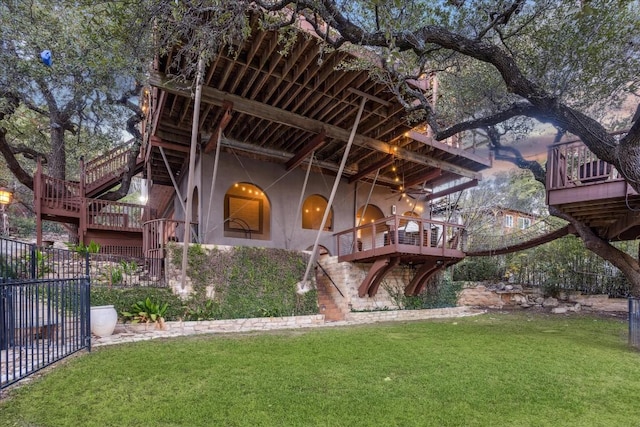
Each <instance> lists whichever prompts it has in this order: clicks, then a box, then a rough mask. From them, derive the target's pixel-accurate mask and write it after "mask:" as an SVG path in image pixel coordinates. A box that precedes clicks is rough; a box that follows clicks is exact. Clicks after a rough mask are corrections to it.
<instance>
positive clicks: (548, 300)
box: [542, 297, 559, 308]
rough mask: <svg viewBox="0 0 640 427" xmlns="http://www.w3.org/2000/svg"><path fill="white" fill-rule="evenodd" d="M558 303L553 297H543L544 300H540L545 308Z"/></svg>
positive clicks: (555, 305)
mask: <svg viewBox="0 0 640 427" xmlns="http://www.w3.org/2000/svg"><path fill="white" fill-rule="evenodd" d="M558 305H559V303H558V300H557V299H555V298H553V297H549V298H545V299H544V301H543V302H542V306H543V307H545V308H553V307H557V306H558Z"/></svg>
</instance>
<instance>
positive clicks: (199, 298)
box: [169, 245, 318, 320]
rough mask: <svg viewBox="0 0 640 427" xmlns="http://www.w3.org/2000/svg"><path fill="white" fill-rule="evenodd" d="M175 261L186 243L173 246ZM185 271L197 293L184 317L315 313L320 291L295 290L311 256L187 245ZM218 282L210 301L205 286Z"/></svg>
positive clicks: (178, 263)
mask: <svg viewBox="0 0 640 427" xmlns="http://www.w3.org/2000/svg"><path fill="white" fill-rule="evenodd" d="M169 250H170V254H171V263H172V264H173V265H174V266H175V267H179V266H180V265H181V257H182V248H181V247H178V246H173V247H170V249H169ZM187 254H188V268H187V274H188V275H189V277H190V278H191V280H192V283H193V286H194V290H195V292H194V295H193V296H192V297H191V299H190V300H189V301H187V302H186V303H185V310H184V318H185V319H200V320H202V319H238V318H246V317H275V316H293V315H304V314H315V313H317V312H318V308H317V293H316V291H310V292H307V293H306V294H304V295H298V294H296V283H297V282H298V281H299V280H300V279H302V277H303V275H304V271H305V268H306V263H307V259H308V256H307V255H305V254H303V253H301V252H295V251H288V250H284V249H271V248H255V247H246V246H240V247H236V248H233V249H232V250H219V249H217V248H214V249H205V248H204V247H202V246H201V245H191V246H189V250H188V252H187ZM207 286H213V287H214V288H215V297H214V299H213V300H211V301H209V299H208V298H207V297H206V287H207Z"/></svg>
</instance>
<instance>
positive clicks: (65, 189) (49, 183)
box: [41, 174, 82, 213]
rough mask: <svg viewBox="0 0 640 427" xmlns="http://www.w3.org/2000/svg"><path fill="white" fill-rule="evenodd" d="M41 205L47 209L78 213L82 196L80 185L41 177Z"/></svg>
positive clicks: (44, 176) (45, 176)
mask: <svg viewBox="0 0 640 427" xmlns="http://www.w3.org/2000/svg"><path fill="white" fill-rule="evenodd" d="M41 191H42V203H43V205H44V206H46V207H48V208H49V209H60V210H65V211H68V212H73V213H78V212H80V205H81V199H82V194H81V191H80V184H79V183H78V182H73V181H65V180H62V179H57V178H52V177H50V176H47V175H44V174H43V175H42V188H41Z"/></svg>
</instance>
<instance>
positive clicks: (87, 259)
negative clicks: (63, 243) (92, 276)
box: [84, 251, 91, 277]
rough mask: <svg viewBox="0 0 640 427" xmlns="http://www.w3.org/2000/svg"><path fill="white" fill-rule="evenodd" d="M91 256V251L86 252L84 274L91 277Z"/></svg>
mask: <svg viewBox="0 0 640 427" xmlns="http://www.w3.org/2000/svg"><path fill="white" fill-rule="evenodd" d="M90 263H91V257H90V256H89V251H86V252H85V254H84V276H85V277H89V272H90V271H91V265H90Z"/></svg>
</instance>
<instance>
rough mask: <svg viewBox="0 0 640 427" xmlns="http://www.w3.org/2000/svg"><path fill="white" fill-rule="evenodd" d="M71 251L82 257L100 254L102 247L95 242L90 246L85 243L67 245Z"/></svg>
mask: <svg viewBox="0 0 640 427" xmlns="http://www.w3.org/2000/svg"><path fill="white" fill-rule="evenodd" d="M66 245H67V248H69V250H70V251H75V252H77V253H79V254H80V255H86V254H97V253H99V252H100V245H99V244H98V243H96V242H94V241H93V240H92V241H91V242H89V244H88V245H85V244H83V243H66Z"/></svg>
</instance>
